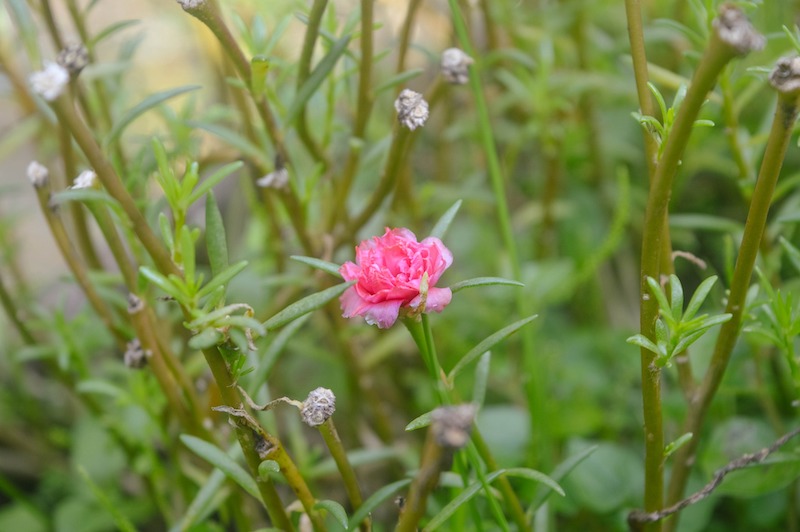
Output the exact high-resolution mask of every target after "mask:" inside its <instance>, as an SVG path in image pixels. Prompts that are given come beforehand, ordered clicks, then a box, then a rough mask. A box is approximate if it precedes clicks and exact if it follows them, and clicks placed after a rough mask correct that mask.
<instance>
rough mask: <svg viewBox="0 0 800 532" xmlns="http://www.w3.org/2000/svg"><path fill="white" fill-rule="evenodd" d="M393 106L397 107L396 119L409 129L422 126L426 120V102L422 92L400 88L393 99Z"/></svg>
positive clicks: (412, 129)
mask: <svg viewBox="0 0 800 532" xmlns="http://www.w3.org/2000/svg"><path fill="white" fill-rule="evenodd" d="M394 108H395V109H397V119H398V120H399V121H400V123H401V124H403V125H404V126H406V127H407V128H408V129H410V130H411V131H414V130H415V129H417V128H418V127H421V126H424V125H425V121H426V120H428V102H426V101H425V100H424V99H423V98H422V94H420V93H418V92H414V91H412V90H411V89H403V90H402V92H401V93H400V95H399V96H398V97H397V99H396V100H395V101H394Z"/></svg>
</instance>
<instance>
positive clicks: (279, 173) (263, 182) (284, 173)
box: [256, 168, 289, 190]
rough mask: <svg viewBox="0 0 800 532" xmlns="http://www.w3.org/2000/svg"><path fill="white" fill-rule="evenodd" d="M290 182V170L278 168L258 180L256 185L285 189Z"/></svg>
mask: <svg viewBox="0 0 800 532" xmlns="http://www.w3.org/2000/svg"><path fill="white" fill-rule="evenodd" d="M288 184H289V170H287V169H286V168H276V169H275V171H273V172H270V173H268V174H267V175H265V176H264V177H262V178H261V179H259V180H258V181H256V185H258V186H260V187H262V188H275V189H279V190H282V189H285V188H286V186H287V185H288Z"/></svg>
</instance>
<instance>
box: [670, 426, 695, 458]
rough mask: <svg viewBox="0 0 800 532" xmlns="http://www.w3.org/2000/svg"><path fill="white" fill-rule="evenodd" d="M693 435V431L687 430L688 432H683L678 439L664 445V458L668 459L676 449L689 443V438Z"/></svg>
mask: <svg viewBox="0 0 800 532" xmlns="http://www.w3.org/2000/svg"><path fill="white" fill-rule="evenodd" d="M692 436H693V434H692V433H691V432H687V433H686V434H683V435H682V436H681V437H679V438H678V439H677V440H675V441H673V442H670V443H669V444H667V446H666V447H664V459H665V460H666V459H667V458H669V457H670V456H672V454H673V453H674V452H675V451H677V450H678V449H680V448H681V447H683V446H684V445H686V444H687V443H689V440H691V439H692Z"/></svg>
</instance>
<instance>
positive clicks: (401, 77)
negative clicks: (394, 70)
mask: <svg viewBox="0 0 800 532" xmlns="http://www.w3.org/2000/svg"><path fill="white" fill-rule="evenodd" d="M423 72H425V69H424V68H412V69H411V70H406V71H405V72H400V73H399V74H396V75H394V76H392V77H390V78H389V79H387V80H386V81H384V82H383V83H381V84H380V85H378V86H377V87H375V94H376V95H377V94H380V93H382V92H383V91H385V90H387V89H391V88H392V87H394V86H396V85H400V84H401V83H405V82H407V81H409V80H412V79H414V78H416V77H417V76H419V75H420V74H422V73H423Z"/></svg>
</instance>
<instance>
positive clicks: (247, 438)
mask: <svg viewBox="0 0 800 532" xmlns="http://www.w3.org/2000/svg"><path fill="white" fill-rule="evenodd" d="M203 356H204V357H205V359H206V363H207V364H208V367H209V368H211V374H212V375H213V376H214V380H215V381H216V383H217V387H218V388H219V392H220V395H221V396H222V401H223V403H224V404H225V405H227V406H229V407H231V408H238V407H239V405H240V404H241V400H240V399H239V397H238V396H237V395H236V392H235V391H234V390H235V388H234V382H233V380H232V379H231V374H230V372H229V371H228V367H227V365H226V364H225V361H224V360H223V359H222V356H221V355H220V354H219V352H217V351H216V350H213V349H204V350H203ZM236 437H237V439H238V440H239V445H240V446H241V448H242V452H243V453H244V457H245V461H246V462H247V465H248V466H249V468H250V474H251V475H252V476H253V478H255V480H256V485H257V486H258V491H259V493H260V494H261V499H262V501H263V502H264V506H265V508H266V509H267V513H268V514H269V518H270V520H271V521H272V526H274V527H275V528H278V529H280V530H288V531H293V530H294V526H293V525H292V522H291V520H290V519H289V516H288V515H287V514H286V510H285V509H284V507H283V502H281V498H280V496H279V495H278V491H277V490H276V489H275V484H273V482H272V480H271V479H270V478H269V477H267V476H261V475H259V473H258V466H259V465H260V464H261V461H262V459H261V457H260V456H259V454H258V452H257V451H256V445H257V443H258V442H257V441H256V437H255V432H254V431H253V430H252V429H250V428H248V427H243V426H240V425H238V424H237V428H236Z"/></svg>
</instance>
